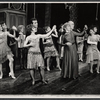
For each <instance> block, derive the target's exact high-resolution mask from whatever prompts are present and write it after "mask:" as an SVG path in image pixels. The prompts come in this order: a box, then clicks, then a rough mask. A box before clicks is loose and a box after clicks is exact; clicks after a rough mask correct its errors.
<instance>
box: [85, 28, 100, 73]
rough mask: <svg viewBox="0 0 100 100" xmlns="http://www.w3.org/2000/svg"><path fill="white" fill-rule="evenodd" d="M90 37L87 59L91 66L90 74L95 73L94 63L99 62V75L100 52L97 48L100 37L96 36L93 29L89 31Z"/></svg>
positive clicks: (99, 64)
mask: <svg viewBox="0 0 100 100" xmlns="http://www.w3.org/2000/svg"><path fill="white" fill-rule="evenodd" d="M89 33H90V35H89V37H88V40H87V43H88V48H87V52H86V55H87V59H86V62H87V63H88V64H90V73H93V61H94V60H97V61H98V63H97V73H99V67H100V52H99V50H98V48H97V43H98V41H100V35H96V34H95V32H94V30H93V29H90V31H89Z"/></svg>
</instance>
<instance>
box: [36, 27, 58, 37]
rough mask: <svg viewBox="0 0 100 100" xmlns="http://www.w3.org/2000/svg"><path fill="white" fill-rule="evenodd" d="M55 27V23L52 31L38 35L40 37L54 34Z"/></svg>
mask: <svg viewBox="0 0 100 100" xmlns="http://www.w3.org/2000/svg"><path fill="white" fill-rule="evenodd" d="M55 28H56V25H54V26H53V28H52V30H51V31H50V32H48V33H47V34H43V35H41V34H39V35H37V36H38V37H39V38H45V37H48V36H49V35H51V34H52V32H53V30H54V29H55Z"/></svg>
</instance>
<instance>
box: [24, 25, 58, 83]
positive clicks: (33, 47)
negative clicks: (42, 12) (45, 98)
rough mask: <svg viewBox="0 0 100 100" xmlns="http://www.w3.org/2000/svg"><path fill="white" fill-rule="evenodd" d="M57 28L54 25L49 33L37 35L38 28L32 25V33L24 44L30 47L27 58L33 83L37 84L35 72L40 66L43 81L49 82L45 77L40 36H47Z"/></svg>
mask: <svg viewBox="0 0 100 100" xmlns="http://www.w3.org/2000/svg"><path fill="white" fill-rule="evenodd" d="M55 28H56V26H54V27H53V28H52V30H51V31H50V32H49V33H48V34H44V35H40V34H38V35H36V34H35V33H36V32H37V28H35V27H34V26H33V25H32V24H31V25H30V30H31V35H29V36H28V37H27V38H26V41H25V44H24V46H25V47H28V48H29V50H28V59H27V69H30V75H31V78H32V85H34V84H35V79H34V74H35V69H38V68H39V72H40V75H41V79H42V82H43V83H44V84H47V82H46V81H45V77H44V59H43V56H42V54H41V51H40V47H39V40H40V38H45V37H47V36H49V35H50V34H51V33H52V32H53V30H54V29H55Z"/></svg>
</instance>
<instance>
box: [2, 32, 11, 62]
mask: <svg viewBox="0 0 100 100" xmlns="http://www.w3.org/2000/svg"><path fill="white" fill-rule="evenodd" d="M8 55H9V57H13V54H12V52H11V49H10V48H9V46H8V45H7V33H6V32H2V33H1V34H0V63H4V62H5V61H6V60H7V56H8Z"/></svg>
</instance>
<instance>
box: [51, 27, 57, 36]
mask: <svg viewBox="0 0 100 100" xmlns="http://www.w3.org/2000/svg"><path fill="white" fill-rule="evenodd" d="M54 33H55V34H52V36H54V37H58V32H57V29H55V30H54Z"/></svg>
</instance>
